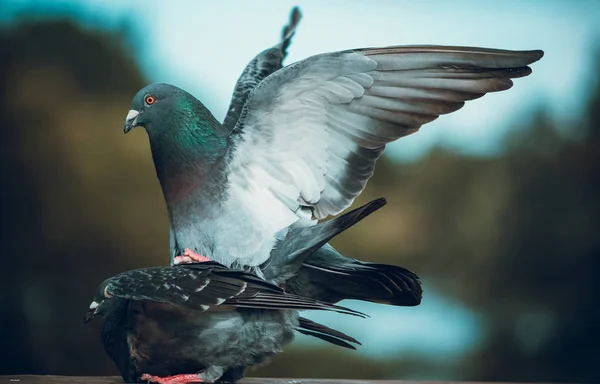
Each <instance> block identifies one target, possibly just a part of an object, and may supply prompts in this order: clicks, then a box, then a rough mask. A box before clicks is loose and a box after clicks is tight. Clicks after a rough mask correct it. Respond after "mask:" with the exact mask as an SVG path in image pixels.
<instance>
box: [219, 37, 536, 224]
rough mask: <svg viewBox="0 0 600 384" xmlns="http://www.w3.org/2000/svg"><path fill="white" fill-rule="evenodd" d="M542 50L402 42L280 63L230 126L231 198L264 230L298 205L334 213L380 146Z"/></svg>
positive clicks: (291, 217) (498, 87)
mask: <svg viewBox="0 0 600 384" xmlns="http://www.w3.org/2000/svg"><path fill="white" fill-rule="evenodd" d="M542 56H543V52H542V51H537V50H536V51H506V50H494V49H484V48H466V47H443V46H404V47H388V48H367V49H359V50H350V51H342V52H335V53H327V54H322V55H317V56H313V57H310V58H308V59H306V60H303V61H300V62H297V63H294V64H292V65H289V66H287V67H285V68H283V69H280V70H278V71H276V72H274V73H273V74H271V75H270V76H268V77H267V78H265V79H264V80H263V81H262V82H261V83H260V84H258V86H256V88H255V89H254V91H253V92H252V93H251V94H250V96H249V98H248V100H247V101H246V103H245V105H244V108H243V111H242V114H241V117H240V119H239V120H238V122H237V124H236V126H235V129H234V130H233V132H232V137H233V139H234V143H235V144H234V146H232V149H231V151H232V159H233V162H232V168H231V171H230V176H229V180H230V191H229V192H230V198H232V199H238V200H240V201H244V202H248V204H245V206H246V207H248V208H247V209H248V210H249V216H251V217H252V220H253V222H255V223H256V225H260V226H262V227H263V228H268V227H269V225H271V230H272V233H271V234H272V235H275V234H276V233H277V232H276V231H277V229H282V228H286V227H287V226H289V225H291V224H293V223H294V222H296V221H298V220H299V218H301V217H305V216H306V212H307V210H308V211H309V212H312V214H313V215H314V217H315V218H317V219H322V218H325V217H327V216H329V215H333V214H337V213H339V212H341V211H343V210H344V209H346V208H347V207H349V206H350V205H351V204H352V202H353V200H354V199H355V198H356V197H357V196H358V195H359V194H360V193H361V192H362V190H363V189H364V187H365V185H366V183H367V181H368V180H369V178H370V177H371V175H372V174H373V171H374V168H375V162H376V161H377V159H378V158H379V157H380V156H381V154H382V153H383V150H384V148H385V145H386V144H387V143H389V142H392V141H394V140H396V139H398V138H400V137H403V136H407V135H409V134H411V133H413V132H416V131H417V130H418V129H419V128H420V127H421V126H422V125H423V124H426V123H428V122H430V121H432V120H435V119H436V118H438V117H439V116H440V115H442V114H446V113H451V112H454V111H456V110H458V109H460V108H461V107H462V106H463V105H464V104H465V101H467V100H472V99H476V98H479V97H481V96H483V95H484V94H486V93H488V92H497V91H503V90H506V89H509V88H510V87H511V86H512V84H513V83H512V81H511V79H512V78H517V77H523V76H527V75H528V74H530V73H531V69H530V68H529V67H528V65H529V64H531V63H533V62H535V61H537V60H539V59H540V58H541V57H542ZM250 203H251V204H250ZM265 209H268V212H269V214H265V212H264V210H265ZM275 224H277V225H275ZM276 226H277V227H278V228H275V227H276Z"/></svg>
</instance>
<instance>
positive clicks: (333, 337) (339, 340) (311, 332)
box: [296, 317, 362, 349]
mask: <svg viewBox="0 0 600 384" xmlns="http://www.w3.org/2000/svg"><path fill="white" fill-rule="evenodd" d="M299 321H300V323H299V324H298V328H296V330H297V331H298V332H300V333H302V334H305V335H308V336H312V337H316V338H318V339H321V340H324V341H326V342H328V343H331V344H335V345H337V346H340V347H344V348H350V349H356V347H355V346H354V345H352V344H350V343H354V344H358V345H362V344H361V343H360V342H359V341H358V340H356V339H355V338H353V337H351V336H348V335H346V334H345V333H342V332H340V331H336V330H335V329H331V328H329V327H327V326H325V325H323V324H319V323H315V322H314V321H312V320H309V319H306V318H304V317H300V318H299Z"/></svg>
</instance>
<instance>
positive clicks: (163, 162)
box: [148, 99, 228, 200]
mask: <svg viewBox="0 0 600 384" xmlns="http://www.w3.org/2000/svg"><path fill="white" fill-rule="evenodd" d="M157 123H158V122H157ZM160 124H162V126H160V127H151V129H148V134H149V137H150V145H151V147H152V157H153V159H154V165H155V167H156V173H157V176H158V178H159V180H160V183H161V186H162V188H163V192H164V193H165V197H166V198H167V200H171V198H172V197H174V196H179V195H180V194H181V192H182V191H186V192H187V193H192V192H193V190H195V189H197V188H198V187H200V186H203V185H206V184H220V182H221V181H222V180H221V179H222V178H223V177H224V175H223V173H224V166H225V164H224V161H225V159H224V156H225V154H226V151H227V143H228V135H227V133H228V131H227V130H226V129H225V128H223V127H222V125H221V124H220V123H219V122H218V121H217V120H216V119H215V118H214V117H213V116H212V114H211V113H210V112H209V111H208V110H207V109H206V108H204V106H203V105H202V104H201V103H199V102H198V101H192V100H185V99H183V100H178V101H175V102H174V104H173V108H171V109H170V111H169V114H168V115H167V116H162V118H161V121H160Z"/></svg>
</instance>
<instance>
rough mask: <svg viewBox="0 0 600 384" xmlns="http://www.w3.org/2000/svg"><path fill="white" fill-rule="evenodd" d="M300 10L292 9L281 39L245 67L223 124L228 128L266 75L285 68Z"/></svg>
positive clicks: (233, 123) (237, 117)
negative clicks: (284, 61) (284, 62)
mask: <svg viewBox="0 0 600 384" xmlns="http://www.w3.org/2000/svg"><path fill="white" fill-rule="evenodd" d="M301 17H302V15H301V14H300V10H299V9H298V8H297V7H294V8H293V9H292V12H291V13H290V20H289V22H288V24H287V25H286V26H285V27H283V31H282V34H281V41H280V42H279V43H278V44H277V45H275V46H273V47H271V48H268V49H265V50H264V51H262V52H261V53H259V54H258V55H256V56H255V57H254V58H253V59H252V60H251V61H250V62H249V63H248V65H246V68H244V71H243V72H242V74H241V75H240V77H239V78H238V80H237V83H236V84H235V88H234V91H233V95H232V96H231V102H230V104H229V109H228V111H227V115H226V116H225V120H224V121H223V125H224V126H225V127H226V128H230V129H233V127H234V126H235V124H236V123H237V121H238V119H239V117H240V115H241V113H242V109H243V107H244V104H245V103H246V99H247V98H248V95H250V93H251V92H252V90H253V89H254V88H255V87H256V86H257V85H258V83H260V82H261V81H262V80H263V79H264V78H265V77H267V76H269V75H270V74H271V73H273V72H275V71H277V70H279V69H281V68H283V60H284V59H285V57H286V56H287V48H288V47H289V45H290V43H291V42H292V37H293V36H294V33H295V32H296V27H297V26H298V23H299V22H300V18H301Z"/></svg>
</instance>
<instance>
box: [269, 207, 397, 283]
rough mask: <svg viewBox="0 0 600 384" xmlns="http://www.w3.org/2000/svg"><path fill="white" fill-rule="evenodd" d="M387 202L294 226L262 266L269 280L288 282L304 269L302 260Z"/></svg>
mask: <svg viewBox="0 0 600 384" xmlns="http://www.w3.org/2000/svg"><path fill="white" fill-rule="evenodd" d="M385 204H386V200H385V199H384V198H379V199H375V200H372V201H370V202H369V203H367V204H365V205H363V206H361V207H359V208H356V209H354V210H352V211H350V212H348V213H345V214H343V215H341V216H338V217H336V218H333V219H331V220H328V221H326V222H322V223H318V224H316V225H314V226H312V227H300V228H292V229H290V230H289V232H288V233H287V235H286V237H285V238H284V239H283V240H281V241H280V242H278V243H277V244H276V245H275V248H274V249H273V251H271V256H270V257H269V260H267V261H266V262H265V263H264V264H263V265H261V270H262V271H263V273H264V276H265V278H266V279H267V280H269V281H278V282H280V281H286V280H287V279H288V278H289V277H291V276H292V275H294V274H295V273H296V272H297V271H298V269H299V268H301V266H302V263H303V262H304V261H305V260H306V259H307V258H308V257H310V255H311V254H313V253H314V252H316V251H318V250H319V249H320V248H321V247H323V246H324V245H325V244H326V243H327V242H328V241H329V240H331V239H332V238H333V237H335V236H337V235H338V234H340V233H342V232H344V231H345V230H347V229H348V228H350V227H352V226H353V225H355V224H356V223H358V222H359V221H361V220H362V219H364V218H365V217H367V216H369V215H370V214H371V213H373V212H375V211H376V210H378V209H380V208H381V207H383V206H384V205H385Z"/></svg>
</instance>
